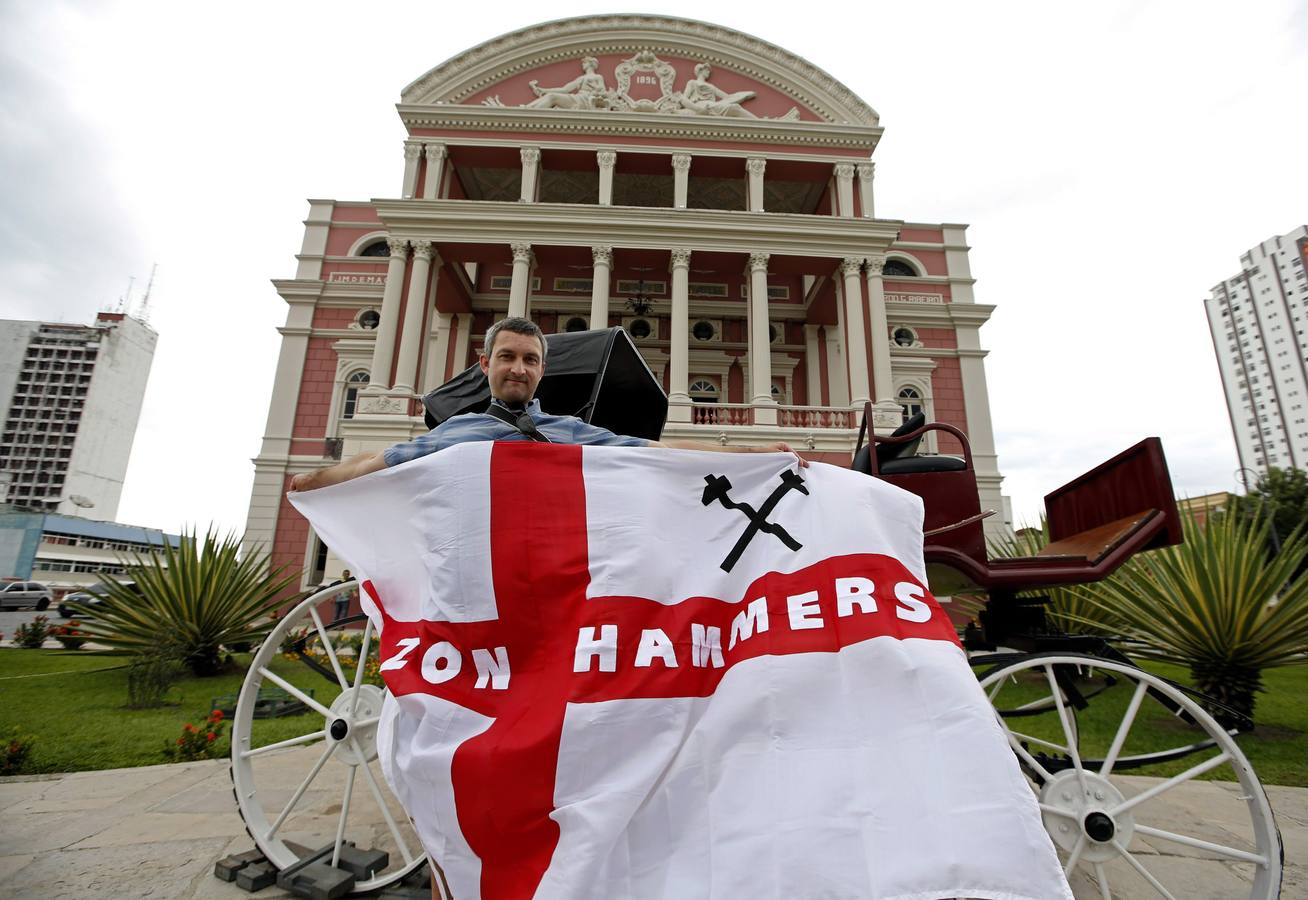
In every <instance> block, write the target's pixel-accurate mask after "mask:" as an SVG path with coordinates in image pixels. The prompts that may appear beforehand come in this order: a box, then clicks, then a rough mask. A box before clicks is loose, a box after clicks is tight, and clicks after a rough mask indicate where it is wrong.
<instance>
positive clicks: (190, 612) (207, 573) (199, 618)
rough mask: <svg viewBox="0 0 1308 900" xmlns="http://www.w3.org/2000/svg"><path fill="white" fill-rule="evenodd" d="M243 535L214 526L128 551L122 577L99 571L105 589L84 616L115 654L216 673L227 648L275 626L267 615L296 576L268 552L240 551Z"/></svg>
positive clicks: (96, 637)
mask: <svg viewBox="0 0 1308 900" xmlns="http://www.w3.org/2000/svg"><path fill="white" fill-rule="evenodd" d="M240 544H241V540H240V538H239V537H237V536H234V535H227V536H225V537H221V538H220V537H219V536H218V535H217V534H215V533H214V532H212V531H210V532H208V533H207V534H205V536H204V539H203V541H201V540H200V538H199V537H198V533H197V532H191V533H185V532H183V534H182V535H181V539H180V541H179V542H178V546H177V547H173V546H171V545H168V544H165V545H164V547H163V549H162V550H158V551H156V550H152V551H150V552H148V553H146V554H131V555H130V556H128V557H127V558H126V559H125V560H124V568H125V570H126V571H125V574H124V576H123V578H122V580H119V579H117V578H114V577H112V576H109V575H104V576H102V579H103V581H104V582H105V586H106V589H107V590H106V592H105V595H104V600H103V602H102V603H101V604H98V605H97V606H95V607H93V611H92V612H90V617H89V618H88V619H87V621H86V622H85V630H86V631H87V632H88V633H89V634H90V635H91V636H92V640H94V641H95V642H96V643H99V644H105V645H107V646H108V647H109V648H110V650H109V651H108V652H110V653H124V654H131V655H134V656H151V655H158V654H160V653H164V654H166V655H169V656H174V657H175V658H177V659H180V660H181V661H182V662H183V663H185V664H186V666H187V667H188V668H190V670H191V671H192V672H193V673H194V674H196V675H202V676H203V675H215V674H217V673H218V672H219V671H220V669H221V666H222V652H221V651H222V648H223V647H229V648H230V647H232V646H234V645H238V644H248V643H251V642H254V641H258V640H260V639H261V638H263V637H264V636H266V635H267V634H268V632H269V631H271V630H272V627H273V625H274V624H275V623H274V622H273V621H272V620H271V619H270V617H269V614H270V613H272V612H273V611H274V610H275V609H277V607H278V606H280V605H281V603H282V602H283V600H282V598H281V594H282V593H283V592H284V591H285V590H286V588H287V587H289V586H290V585H291V584H292V582H293V581H294V580H295V573H292V574H289V575H287V574H285V567H282V568H278V569H275V570H270V569H269V565H268V557H267V555H266V554H262V553H257V552H256V553H251V554H249V555H247V556H244V557H242V556H241V555H240V553H239V550H240Z"/></svg>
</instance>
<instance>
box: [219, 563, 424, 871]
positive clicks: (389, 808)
mask: <svg viewBox="0 0 1308 900" xmlns="http://www.w3.org/2000/svg"><path fill="white" fill-rule="evenodd" d="M352 587H354V585H353V583H350V584H345V585H340V586H338V587H333V588H327V589H324V590H322V591H319V592H318V593H316V594H314V595H313V596H311V597H309V598H308V599H306V600H305V601H304V602H302V603H301V604H300V605H299V606H297V607H295V608H294V609H293V610H291V611H290V612H289V613H288V614H287V615H286V616H285V617H283V618H282V620H281V621H280V622H279V623H278V625H277V627H276V628H275V629H273V632H272V634H270V635H269V636H268V638H267V639H266V640H265V641H264V642H263V644H262V645H261V646H260V647H259V649H258V652H257V653H256V654H255V656H254V659H253V661H252V662H251V664H250V669H249V673H248V674H247V675H246V677H245V682H244V684H243V685H242V686H241V693H240V697H239V699H238V700H237V704H236V711H235V715H234V716H233V718H232V766H231V774H232V787H233V791H234V793H235V795H236V804H237V806H238V808H239V809H240V812H241V818H242V819H244V820H245V827H246V830H247V831H249V833H250V837H252V838H253V839H254V842H255V844H256V845H258V847H259V850H260V851H261V852H262V853H263V854H264V856H266V857H267V858H268V860H269V861H270V862H272V863H273V864H275V865H276V866H277V867H278V868H279V869H284V868H286V867H287V866H289V865H291V864H293V863H295V862H296V861H297V860H298V859H299V858H300V856H299V853H297V852H296V850H295V849H293V848H292V846H291V845H298V847H299V848H300V849H301V851H302V850H303V849H304V848H308V849H310V850H318V849H320V848H322V847H325V846H327V845H328V844H331V845H332V847H333V850H332V855H331V859H330V863H331V864H332V865H336V864H337V863H338V862H339V859H340V854H341V852H342V848H344V847H345V846H346V845H347V844H348V843H353V844H354V845H355V846H356V847H357V848H359V849H363V850H384V851H386V852H387V853H388V854H389V860H388V863H387V865H386V866H385V867H384V868H382V869H379V870H377V871H374V872H373V874H372V875H371V876H370V877H366V878H359V879H358V880H357V881H356V883H355V886H354V892H355V893H363V892H366V891H373V890H378V889H380V888H383V887H386V886H387V885H390V884H393V883H394V882H396V881H399V880H400V879H401V878H403V877H404V876H406V875H408V874H409V873H410V872H412V871H413V870H414V869H416V868H417V867H419V866H421V865H423V864H425V863H426V857H425V855H424V852H423V849H422V844H421V842H420V841H419V839H418V836H417V833H416V832H415V831H414V829H413V826H412V824H411V823H410V821H409V818H408V816H407V815H405V813H404V810H403V809H402V808H401V807H400V804H399V801H398V800H396V799H395V797H394V796H393V795H392V794H391V792H390V788H389V787H388V785H387V784H386V780H385V778H383V777H382V774H381V771H380V767H379V765H378V763H377V737H376V732H377V721H378V716H379V715H380V713H381V706H382V700H383V698H384V697H385V688H384V687H381V686H380V685H378V684H374V683H370V681H376V680H377V679H376V677H375V674H370V672H369V669H372V672H373V673H375V667H370V666H368V664H367V662H368V659H369V655H370V652H371V653H372V655H373V661H374V662H375V643H376V642H375V635H374V632H373V628H372V623H371V621H367V620H365V619H363V617H360V616H355V617H353V618H351V619H347V620H343V621H340V622H332V621H331V616H332V609H333V605H334V600H335V597H336V595H337V594H338V593H340V592H341V591H342V590H349V589H350V588H352ZM360 625H362V626H363V627H362V630H359V626H360ZM347 626H349V627H347ZM297 635H303V636H304V641H303V642H302V643H300V645H299V646H300V648H301V655H300V656H299V657H298V658H296V657H295V656H294V654H291V656H292V658H289V659H288V658H287V654H284V653H283V642H287V644H288V645H289V644H291V643H292V642H293V641H294V639H295V637H296V636H297ZM360 639H361V644H360V646H359V648H358V650H357V651H355V650H354V648H353V647H352V646H351V645H352V644H353V643H355V642H356V641H359V640H360ZM349 651H353V652H349ZM305 656H307V657H308V660H307V661H306V660H305V659H304V657H305ZM269 689H273V690H269ZM261 690H262V691H264V696H263V697H262V698H260V691H261ZM283 692H284V693H283ZM269 695H272V696H269ZM286 695H289V697H287V696H286ZM294 701H299V703H301V704H303V705H304V706H305V707H307V712H303V713H301V714H299V715H295V716H293V717H286V718H270V719H261V720H259V721H258V722H256V720H255V718H254V713H255V709H256V706H260V707H263V708H268V707H269V706H276V705H277V704H278V703H291V702H294ZM326 861H327V860H324V862H326Z"/></svg>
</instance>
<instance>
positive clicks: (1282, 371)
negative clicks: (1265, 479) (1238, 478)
mask: <svg viewBox="0 0 1308 900" xmlns="http://www.w3.org/2000/svg"><path fill="white" fill-rule="evenodd" d="M1205 306H1207V308H1208V325H1209V328H1210V329H1211V330H1212V334H1213V347H1214V349H1215V350H1216V351H1217V364H1218V368H1219V369H1220V371H1221V375H1222V387H1223V389H1224V390H1225V392H1226V408H1227V411H1228V412H1229V413H1230V416H1231V429H1232V431H1234V433H1235V446H1236V452H1237V453H1238V454H1239V456H1240V466H1241V467H1242V468H1244V469H1248V470H1252V472H1254V473H1256V474H1258V475H1261V474H1263V473H1264V472H1266V471H1267V469H1268V468H1269V467H1277V468H1308V338H1305V336H1304V330H1305V326H1306V324H1308V323H1305V318H1308V225H1300V226H1299V227H1298V228H1296V229H1294V230H1293V231H1291V232H1289V233H1288V234H1283V235H1280V236H1279V237H1273V238H1269V239H1267V240H1265V241H1263V242H1262V243H1261V244H1259V245H1258V246H1257V247H1254V248H1253V249H1251V250H1249V251H1247V252H1246V253H1244V254H1243V255H1242V256H1241V257H1240V271H1239V272H1237V273H1235V274H1234V275H1232V276H1231V277H1230V278H1228V279H1226V280H1225V281H1223V282H1222V283H1221V284H1218V285H1216V286H1215V287H1214V288H1213V291H1212V296H1211V297H1209V298H1208V300H1206V301H1205Z"/></svg>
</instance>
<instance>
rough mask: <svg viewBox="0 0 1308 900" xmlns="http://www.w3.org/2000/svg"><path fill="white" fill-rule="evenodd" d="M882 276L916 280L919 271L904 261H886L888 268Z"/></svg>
mask: <svg viewBox="0 0 1308 900" xmlns="http://www.w3.org/2000/svg"><path fill="white" fill-rule="evenodd" d="M881 274H882V275H884V276H886V277H887V278H916V277H917V271H916V270H915V269H914V268H913V267H912V266H910V265H909V264H908V263H906V262H904V261H903V260H902V259H888V260H886V267H885V268H884V269H882V270H881Z"/></svg>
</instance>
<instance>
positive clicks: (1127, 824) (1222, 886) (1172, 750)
mask: <svg viewBox="0 0 1308 900" xmlns="http://www.w3.org/2000/svg"><path fill="white" fill-rule="evenodd" d="M1091 670H1093V673H1094V675H1093V677H1095V678H1102V677H1103V676H1104V675H1108V676H1111V678H1112V679H1113V680H1114V681H1115V683H1114V684H1113V686H1112V687H1111V688H1110V689H1109V690H1106V691H1104V692H1103V693H1101V694H1099V695H1097V696H1096V697H1095V698H1094V699H1093V700H1092V701H1091V703H1090V705H1089V708H1088V709H1087V710H1086V711H1085V712H1084V713H1083V714H1082V716H1081V724H1080V728H1079V730H1078V729H1077V728H1075V727H1074V726H1073V724H1072V723H1073V718H1072V710H1071V709H1070V707H1069V705H1068V703H1067V702H1066V694H1065V692H1064V690H1063V689H1062V688H1061V687H1060V686H1059V684H1058V677H1059V676H1064V677H1067V676H1068V675H1069V674H1070V673H1072V672H1076V671H1079V672H1081V673H1083V674H1084V675H1086V676H1089V673H1090V671H1091ZM1055 673H1058V674H1057V675H1056V674H1055ZM981 686H982V688H983V689H984V690H985V692H986V694H987V695H988V696H989V697H990V701H991V703H992V704H993V705H994V706H995V708H996V710H1005V709H1007V710H1013V709H1020V708H1023V707H1026V708H1031V707H1032V706H1033V703H1043V702H1048V704H1049V706H1050V708H1049V710H1048V712H1047V714H1045V715H1044V716H1022V717H1005V716H1003V715H1000V716H999V721H1000V723H1001V724H1002V725H1003V727H1004V730H1005V732H1006V733H1007V736H1008V741H1009V744H1010V745H1011V746H1012V747H1013V750H1014V752H1015V753H1016V754H1017V756H1018V759H1019V761H1020V762H1021V765H1022V769H1023V771H1024V772H1025V773H1026V774H1027V776H1028V777H1029V778H1030V779H1031V781H1032V783H1033V786H1034V789H1035V791H1036V794H1037V796H1038V800H1039V804H1040V810H1041V813H1042V818H1043V821H1044V825H1045V829H1046V830H1047V831H1048V832H1049V835H1050V837H1051V838H1052V839H1053V842H1054V846H1055V847H1056V848H1057V849H1058V853H1059V857H1060V859H1061V860H1062V862H1063V866H1064V871H1065V872H1066V873H1067V875H1068V878H1069V881H1071V883H1072V886H1073V890H1074V891H1075V892H1076V894H1077V896H1078V897H1081V896H1085V897H1096V896H1098V897H1103V898H1105V900H1107V898H1109V897H1110V896H1117V895H1118V893H1120V892H1123V891H1126V892H1129V894H1130V896H1140V897H1147V896H1157V897H1163V898H1196V897H1201V896H1211V897H1244V896H1248V897H1249V898H1251V900H1263V898H1274V897H1277V896H1279V893H1280V885H1281V868H1282V863H1283V859H1282V846H1281V837H1280V834H1279V833H1278V831H1277V829H1276V822H1275V820H1274V819H1273V817H1272V810H1271V806H1270V805H1269V804H1268V802H1267V796H1266V794H1265V793H1264V791H1263V787H1262V785H1261V784H1260V783H1259V781H1258V778H1257V776H1256V775H1255V774H1254V771H1253V767H1252V766H1250V764H1249V761H1248V760H1247V759H1246V758H1245V756H1244V753H1243V752H1241V750H1240V748H1239V747H1238V746H1237V745H1236V743H1235V741H1234V740H1233V739H1232V737H1231V735H1230V734H1228V733H1227V732H1226V731H1224V730H1223V729H1222V727H1221V726H1220V725H1219V724H1217V722H1216V721H1215V720H1214V719H1213V718H1212V716H1210V715H1209V714H1208V713H1206V712H1205V711H1204V710H1203V709H1202V708H1201V707H1200V706H1199V705H1198V704H1197V703H1195V701H1194V700H1192V699H1191V698H1190V697H1189V696H1187V695H1186V694H1185V693H1184V692H1183V691H1181V690H1178V689H1177V688H1176V687H1175V686H1173V685H1172V684H1171V683H1170V682H1168V681H1166V680H1164V679H1162V678H1159V677H1157V676H1155V675H1151V674H1150V673H1148V672H1145V671H1142V670H1140V669H1136V668H1134V667H1132V666H1129V665H1124V664H1121V663H1117V662H1112V661H1108V660H1103V659H1099V658H1096V657H1087V656H1077V655H1059V654H1049V655H1043V656H1042V655H1034V656H1029V657H1025V658H1023V659H1019V660H1017V661H1014V662H1011V663H1009V664H1007V665H1003V666H1001V667H1000V668H997V669H995V670H993V671H991V672H988V673H987V674H986V675H985V676H984V677H983V678H982V681H981ZM1031 698H1037V699H1036V700H1035V701H1033V700H1032V699H1031ZM1165 704H1174V705H1173V706H1172V708H1171V709H1168V707H1167V706H1166V705H1165ZM1096 707H1098V708H1096ZM1176 707H1179V708H1180V709H1182V710H1184V711H1185V713H1188V715H1189V717H1190V718H1192V719H1193V723H1194V724H1193V725H1186V724H1184V723H1183V721H1182V720H1181V719H1180V718H1178V717H1177V716H1176V715H1175V714H1174V712H1173V710H1175V708H1176ZM1146 721H1147V722H1149V723H1150V727H1149V728H1144V727H1142V726H1141V723H1144V722H1146ZM1160 741H1161V742H1162V743H1161V744H1160ZM1188 748H1193V752H1190V753H1189V754H1188V755H1186V756H1185V758H1184V759H1182V758H1181V756H1182V754H1181V753H1180V752H1179V750H1180V749H1188ZM1153 761H1161V762H1158V763H1157V764H1156V765H1155V767H1154V768H1152V769H1146V770H1145V772H1146V773H1147V774H1150V775H1155V776H1157V777H1155V778H1151V779H1137V778H1134V777H1131V776H1127V775H1126V774H1125V772H1124V771H1123V770H1124V769H1128V768H1130V767H1135V766H1138V765H1139V764H1142V763H1146V762H1153ZM1130 770H1131V771H1134V770H1135V769H1134V768H1130ZM1210 772H1211V773H1216V776H1217V777H1218V778H1219V779H1221V781H1222V782H1227V784H1222V783H1220V782H1207V783H1200V782H1196V781H1195V779H1197V778H1198V777H1199V776H1200V775H1203V774H1205V773H1210ZM1230 782H1234V784H1231V783H1230ZM1184 785H1189V786H1190V787H1189V789H1188V790H1178V789H1181V788H1182V786H1184ZM1196 791H1197V792H1199V793H1201V794H1202V800H1201V801H1200V804H1201V806H1200V808H1199V809H1196V808H1195V806H1194V803H1195V798H1194V796H1193V795H1194V794H1195V793H1196ZM1200 810H1202V811H1201V812H1200ZM1201 861H1202V862H1201ZM1115 892H1117V893H1115Z"/></svg>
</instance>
